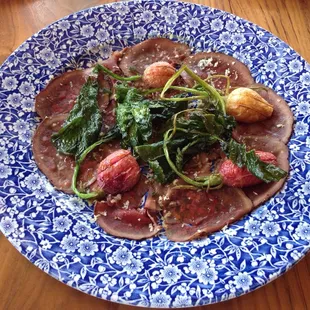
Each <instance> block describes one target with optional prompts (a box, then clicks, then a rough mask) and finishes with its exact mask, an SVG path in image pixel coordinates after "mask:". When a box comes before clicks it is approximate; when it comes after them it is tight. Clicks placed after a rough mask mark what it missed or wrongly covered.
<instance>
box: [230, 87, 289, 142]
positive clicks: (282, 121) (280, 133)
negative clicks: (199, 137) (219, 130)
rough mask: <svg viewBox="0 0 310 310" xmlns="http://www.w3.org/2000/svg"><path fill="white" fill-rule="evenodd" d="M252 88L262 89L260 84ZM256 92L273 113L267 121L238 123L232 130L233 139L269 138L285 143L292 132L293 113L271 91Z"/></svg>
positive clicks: (281, 99)
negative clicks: (240, 137)
mask: <svg viewBox="0 0 310 310" xmlns="http://www.w3.org/2000/svg"><path fill="white" fill-rule="evenodd" d="M251 86H254V87H264V88H266V87H265V86H264V85H261V84H254V85H251ZM257 92H258V93H259V94H260V95H261V96H262V97H263V98H264V99H266V100H267V101H268V102H269V103H270V104H272V105H273V109H274V110H273V113H272V116H271V117H270V118H269V119H266V120H264V121H261V122H256V123H251V124H241V123H239V124H238V125H237V127H236V129H235V130H234V133H233V135H234V137H235V138H238V137H239V136H251V135H253V136H269V137H275V138H278V139H279V140H281V141H282V142H284V143H287V142H288V140H289V138H290V136H291V134H292V131H293V122H294V118H293V113H292V111H291V110H290V108H289V106H288V104H287V103H286V102H285V101H284V100H283V98H281V97H280V96H279V95H277V94H276V93H275V92H274V91H273V90H272V89H270V88H267V91H266V90H263V89H261V90H259V89H258V90H257Z"/></svg>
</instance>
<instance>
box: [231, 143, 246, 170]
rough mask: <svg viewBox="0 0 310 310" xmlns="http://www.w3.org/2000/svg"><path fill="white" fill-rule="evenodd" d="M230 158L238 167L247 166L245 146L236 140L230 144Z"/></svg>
mask: <svg viewBox="0 0 310 310" xmlns="http://www.w3.org/2000/svg"><path fill="white" fill-rule="evenodd" d="M228 158H229V159H230V160H231V161H232V162H233V163H235V164H236V165H237V166H238V167H240V168H241V167H243V166H244V165H246V147H245V144H240V143H238V142H236V141H235V140H234V139H231V140H230V142H229V156H228Z"/></svg>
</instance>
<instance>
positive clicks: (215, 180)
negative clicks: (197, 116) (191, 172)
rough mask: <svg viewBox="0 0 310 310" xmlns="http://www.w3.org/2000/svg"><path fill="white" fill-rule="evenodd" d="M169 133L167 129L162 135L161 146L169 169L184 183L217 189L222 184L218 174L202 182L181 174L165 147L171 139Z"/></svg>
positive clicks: (170, 130)
mask: <svg viewBox="0 0 310 310" xmlns="http://www.w3.org/2000/svg"><path fill="white" fill-rule="evenodd" d="M170 132H172V129H169V130H167V131H166V132H165V134H164V145H163V151H164V154H165V157H166V160H167V162H168V164H169V166H170V167H171V169H172V170H173V171H174V172H175V173H176V174H177V175H178V176H179V177H180V178H181V179H182V180H183V181H185V182H186V183H188V184H191V185H193V186H195V187H208V189H213V187H217V188H218V186H219V185H221V184H222V177H221V175H220V174H211V175H210V176H208V177H206V178H205V180H204V181H203V182H197V181H195V180H193V179H191V178H189V177H188V176H186V175H185V174H183V173H181V172H180V171H179V170H178V169H177V167H176V166H175V164H174V163H173V162H172V160H171V158H170V155H169V151H168V147H167V143H168V141H169V140H170V139H171V138H172V136H171V135H169V134H170ZM168 137H169V138H168Z"/></svg>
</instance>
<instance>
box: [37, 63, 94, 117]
mask: <svg viewBox="0 0 310 310" xmlns="http://www.w3.org/2000/svg"><path fill="white" fill-rule="evenodd" d="M89 73H90V70H89V69H88V70H74V71H70V72H66V73H63V74H62V75H60V76H58V77H56V78H55V79H53V80H52V81H51V82H49V84H48V85H47V86H46V87H45V89H43V90H42V91H41V92H40V93H39V94H38V95H37V96H36V100H35V110H36V112H37V113H38V114H39V115H40V117H41V118H42V119H43V118H44V117H46V116H51V115H55V114H65V113H68V112H69V111H70V110H71V109H72V107H73V106H74V104H75V101H76V98H77V97H78V95H79V93H80V90H81V88H82V86H83V85H84V84H85V82H86V80H87V78H88V76H89Z"/></svg>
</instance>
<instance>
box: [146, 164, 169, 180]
mask: <svg viewBox="0 0 310 310" xmlns="http://www.w3.org/2000/svg"><path fill="white" fill-rule="evenodd" d="M149 167H150V169H151V170H152V172H153V174H154V180H155V181H157V182H159V183H161V184H163V183H165V181H166V177H165V173H164V170H163V168H162V167H161V166H160V164H159V162H158V160H150V161H149Z"/></svg>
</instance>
